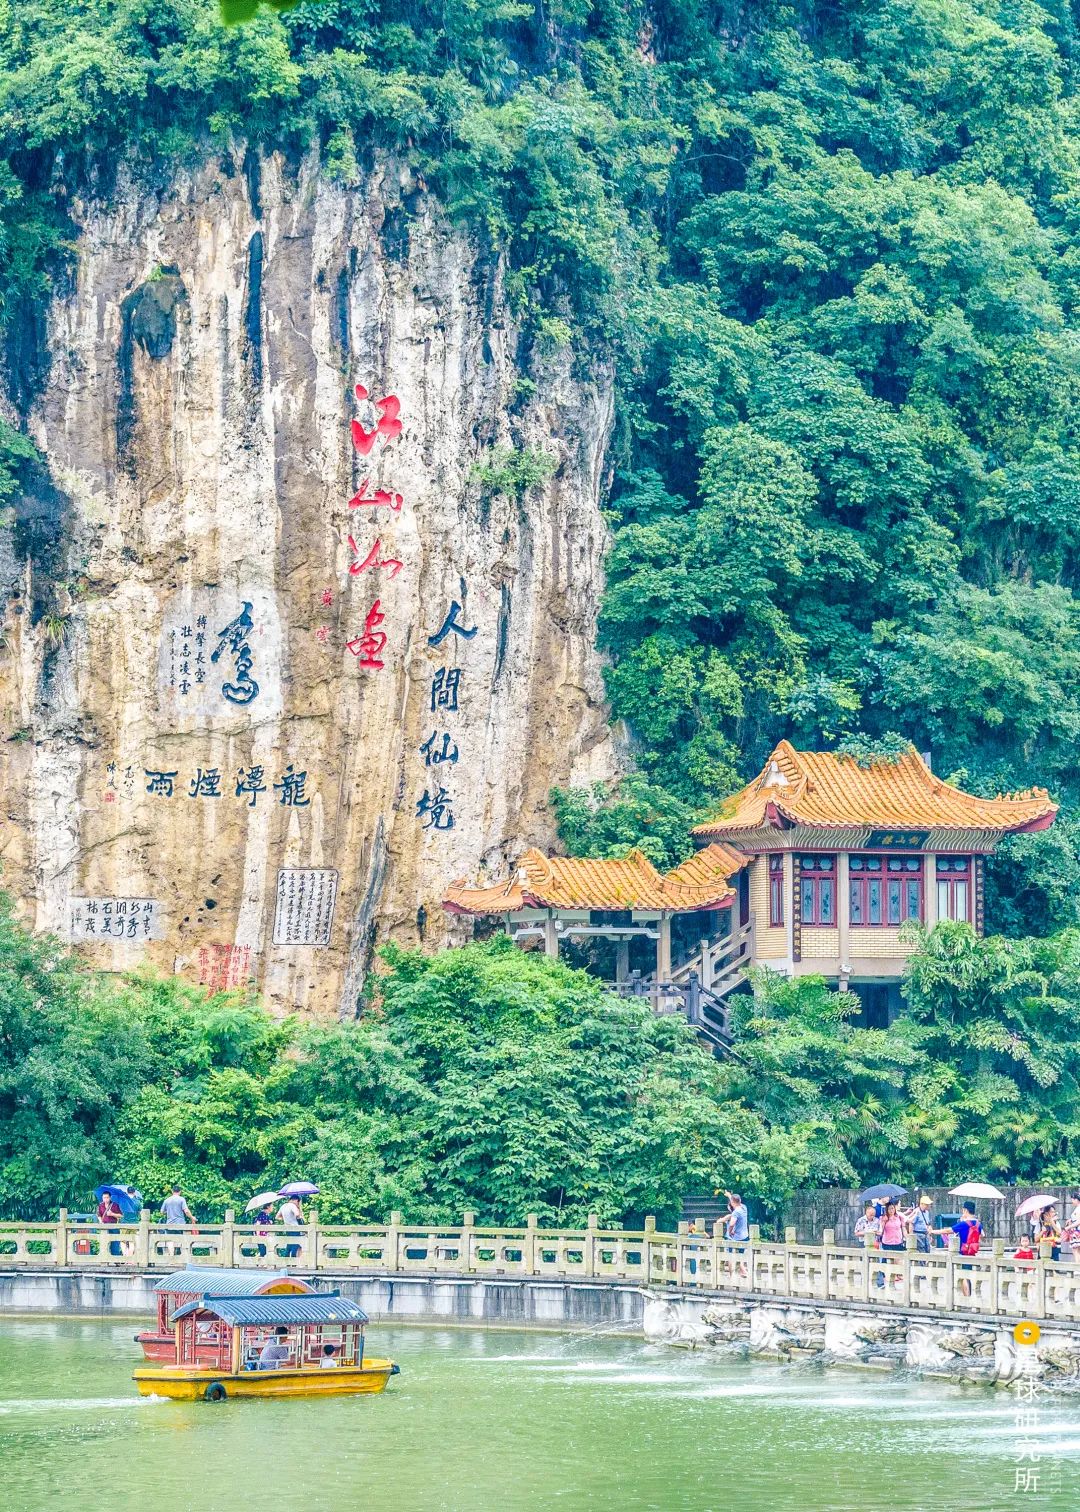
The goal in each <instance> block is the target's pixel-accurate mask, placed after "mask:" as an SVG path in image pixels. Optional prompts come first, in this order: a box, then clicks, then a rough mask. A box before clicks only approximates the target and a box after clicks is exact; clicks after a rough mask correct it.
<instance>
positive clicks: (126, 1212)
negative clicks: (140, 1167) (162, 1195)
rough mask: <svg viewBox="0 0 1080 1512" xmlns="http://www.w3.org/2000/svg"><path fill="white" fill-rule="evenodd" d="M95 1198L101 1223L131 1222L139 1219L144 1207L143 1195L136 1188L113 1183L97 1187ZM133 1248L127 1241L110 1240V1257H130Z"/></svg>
mask: <svg viewBox="0 0 1080 1512" xmlns="http://www.w3.org/2000/svg"><path fill="white" fill-rule="evenodd" d="M94 1196H95V1197H96V1198H97V1199H98V1208H97V1216H98V1222H99V1223H109V1224H114V1223H123V1222H124V1220H125V1219H126V1220H127V1221H128V1222H131V1221H132V1220H133V1219H135V1218H137V1217H138V1214H139V1209H140V1208H141V1207H142V1193H141V1192H137V1191H136V1190H135V1188H134V1187H129V1186H128V1187H125V1186H116V1185H115V1184H114V1183H112V1182H106V1183H104V1184H103V1185H101V1186H99V1187H97V1188H96V1189H95V1191H94ZM131 1249H132V1246H131V1244H130V1243H129V1242H128V1241H127V1240H121V1239H110V1240H109V1254H110V1255H128V1254H130V1253H131Z"/></svg>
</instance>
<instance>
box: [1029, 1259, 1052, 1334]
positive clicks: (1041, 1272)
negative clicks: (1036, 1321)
mask: <svg viewBox="0 0 1080 1512" xmlns="http://www.w3.org/2000/svg"><path fill="white" fill-rule="evenodd" d="M1044 1249H1045V1250H1046V1251H1047V1252H1048V1253H1049V1250H1050V1245H1049V1244H1048V1243H1046V1242H1045V1241H1044V1242H1043V1243H1040V1245H1039V1258H1038V1260H1037V1261H1036V1263H1035V1306H1034V1307H1032V1308H1030V1309H1029V1311H1030V1312H1031V1314H1032V1315H1033V1316H1034V1317H1036V1318H1045V1317H1046V1266H1045V1264H1044V1261H1045V1260H1046V1255H1044V1254H1043V1250H1044Z"/></svg>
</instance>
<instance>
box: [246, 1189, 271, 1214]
mask: <svg viewBox="0 0 1080 1512" xmlns="http://www.w3.org/2000/svg"><path fill="white" fill-rule="evenodd" d="M277 1200H278V1194H277V1193H276V1192H260V1193H259V1195H258V1196H257V1197H253V1198H252V1199H251V1201H250V1202H249V1203H248V1205H247V1207H246V1208H245V1209H244V1212H245V1213H255V1212H258V1210H259V1208H261V1207H269V1206H270V1204H271V1203H273V1202H276V1201H277Z"/></svg>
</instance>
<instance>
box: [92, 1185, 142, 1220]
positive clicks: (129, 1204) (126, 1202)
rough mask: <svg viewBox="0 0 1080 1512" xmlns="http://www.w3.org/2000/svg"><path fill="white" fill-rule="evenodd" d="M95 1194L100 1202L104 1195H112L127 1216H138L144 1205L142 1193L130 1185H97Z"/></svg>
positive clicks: (122, 1212)
mask: <svg viewBox="0 0 1080 1512" xmlns="http://www.w3.org/2000/svg"><path fill="white" fill-rule="evenodd" d="M94 1196H95V1197H96V1198H97V1200H98V1201H99V1202H100V1201H101V1199H102V1198H103V1197H111V1198H112V1200H113V1201H114V1202H115V1203H116V1205H117V1207H118V1208H119V1209H120V1212H121V1214H122V1215H123V1216H124V1217H125V1218H137V1217H138V1215H139V1209H140V1208H141V1207H142V1205H143V1200H142V1193H141V1192H137V1191H136V1190H135V1188H134V1187H130V1186H109V1185H104V1186H99V1187H95V1188H94Z"/></svg>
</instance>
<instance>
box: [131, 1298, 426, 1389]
mask: <svg viewBox="0 0 1080 1512" xmlns="http://www.w3.org/2000/svg"><path fill="white" fill-rule="evenodd" d="M366 1323H367V1314H366V1313H364V1312H362V1311H361V1309H360V1308H359V1307H357V1305H356V1303H355V1302H350V1301H349V1300H348V1298H347V1297H343V1296H341V1294H340V1293H339V1292H312V1293H309V1294H308V1295H307V1296H296V1295H295V1294H294V1295H292V1296H262V1297H252V1296H244V1297H238V1296H203V1297H197V1298H195V1300H194V1301H192V1302H188V1303H186V1304H185V1306H183V1307H180V1308H177V1310H176V1312H175V1313H174V1314H173V1327H174V1331H175V1347H174V1361H173V1363H172V1364H169V1365H158V1366H145V1367H143V1368H141V1369H139V1370H136V1372H135V1375H134V1380H135V1383H136V1385H137V1386H138V1388H139V1391H140V1393H141V1394H142V1395H143V1396H160V1397H171V1398H172V1399H174V1400H177V1401H188V1402H190V1401H197V1400H199V1399H204V1400H206V1401H208V1402H221V1401H224V1400H225V1398H226V1397H288V1396H342V1395H347V1394H349V1395H351V1394H353V1393H357V1392H374V1391H382V1390H384V1389H385V1387H386V1383H387V1381H389V1379H390V1377H391V1376H394V1375H397V1373H398V1367H397V1366H396V1365H395V1364H394V1363H393V1361H392V1360H376V1359H368V1358H366V1356H365V1354H364V1325H365V1324H366ZM331 1359H332V1360H333V1362H334V1363H333V1364H332V1365H331V1364H329V1363H328V1362H329V1360H331Z"/></svg>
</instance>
